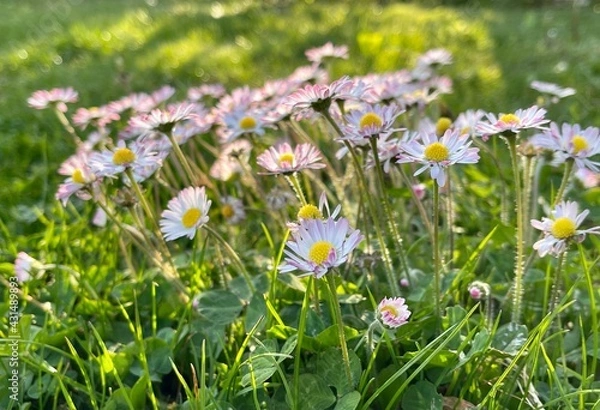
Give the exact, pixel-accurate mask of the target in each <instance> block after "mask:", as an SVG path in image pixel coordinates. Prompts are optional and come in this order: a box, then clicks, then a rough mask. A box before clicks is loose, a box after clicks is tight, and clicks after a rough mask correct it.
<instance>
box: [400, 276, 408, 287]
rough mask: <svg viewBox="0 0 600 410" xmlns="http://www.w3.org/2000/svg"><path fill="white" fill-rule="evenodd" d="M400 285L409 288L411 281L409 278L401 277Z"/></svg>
mask: <svg viewBox="0 0 600 410" xmlns="http://www.w3.org/2000/svg"><path fill="white" fill-rule="evenodd" d="M400 286H402V287H403V288H407V287H409V286H410V282H409V281H408V279H406V278H402V279H400Z"/></svg>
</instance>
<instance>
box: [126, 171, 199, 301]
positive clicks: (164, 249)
mask: <svg viewBox="0 0 600 410" xmlns="http://www.w3.org/2000/svg"><path fill="white" fill-rule="evenodd" d="M125 174H126V175H127V177H128V178H129V181H130V182H131V186H132V188H133V190H134V192H135V194H136V195H137V197H138V199H139V200H140V203H141V204H142V209H143V210H144V212H145V213H146V216H147V217H148V218H150V220H151V221H152V225H153V228H154V230H155V234H156V238H157V241H158V244H159V247H160V251H161V253H159V254H158V255H159V256H158V257H156V258H153V259H154V260H156V262H157V264H158V265H159V267H160V268H161V272H162V274H163V276H164V277H165V279H167V281H169V282H170V283H171V284H173V285H174V286H175V287H176V288H177V290H178V291H179V297H180V298H181V299H182V301H187V300H188V299H189V296H188V289H187V288H186V287H185V286H184V284H183V283H181V280H179V277H178V276H177V268H176V267H175V264H174V263H173V257H172V256H171V252H169V247H168V246H167V244H166V243H165V240H164V238H163V236H162V234H161V232H160V227H159V226H158V222H157V220H156V216H155V215H154V211H153V210H152V208H151V207H150V204H149V203H148V200H147V199H146V197H145V196H144V193H143V192H142V189H141V188H140V185H139V184H138V183H137V181H136V180H135V178H134V176H133V172H132V171H131V169H130V168H127V169H126V170H125ZM132 214H133V212H132ZM140 229H141V230H142V231H143V230H144V227H143V226H140ZM144 236H145V235H144ZM148 242H150V239H148ZM149 245H151V242H150V243H149ZM161 254H162V255H164V257H165V258H166V259H167V260H168V261H169V265H170V266H165V265H163V263H162V258H161V257H160V256H161Z"/></svg>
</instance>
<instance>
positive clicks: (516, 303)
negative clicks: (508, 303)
mask: <svg viewBox="0 0 600 410" xmlns="http://www.w3.org/2000/svg"><path fill="white" fill-rule="evenodd" d="M505 138H506V142H507V144H508V149H509V152H510V160H511V166H512V171H513V178H514V185H515V206H516V211H517V254H516V258H515V283H514V286H513V293H514V294H513V307H512V318H511V319H512V321H513V322H514V323H520V321H521V314H522V313H523V312H522V311H523V307H522V302H523V273H524V263H523V262H524V249H523V247H524V242H523V240H524V226H523V194H522V189H521V174H520V173H519V161H518V154H517V136H516V135H510V136H507V137H505Z"/></svg>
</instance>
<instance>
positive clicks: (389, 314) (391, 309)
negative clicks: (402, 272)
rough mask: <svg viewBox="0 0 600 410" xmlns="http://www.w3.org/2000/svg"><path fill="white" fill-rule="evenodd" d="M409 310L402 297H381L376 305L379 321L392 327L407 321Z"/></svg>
mask: <svg viewBox="0 0 600 410" xmlns="http://www.w3.org/2000/svg"><path fill="white" fill-rule="evenodd" d="M410 314H411V312H410V310H408V306H406V303H405V300H404V298H400V297H396V298H387V297H385V298H383V299H382V300H381V302H379V305H378V306H377V316H378V317H379V319H380V320H381V322H382V323H383V324H384V325H386V326H389V327H391V328H393V329H395V328H397V327H400V326H402V325H403V324H405V323H406V322H408V318H409V317H410Z"/></svg>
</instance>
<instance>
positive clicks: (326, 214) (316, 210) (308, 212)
mask: <svg viewBox="0 0 600 410" xmlns="http://www.w3.org/2000/svg"><path fill="white" fill-rule="evenodd" d="M341 210H342V206H341V205H339V204H338V206H336V207H335V209H334V210H333V212H331V209H330V208H329V202H328V201H327V194H325V192H323V193H321V197H320V198H319V207H316V206H315V205H313V204H306V205H302V206H301V207H300V210H299V211H298V214H297V217H298V220H299V221H303V220H307V219H323V218H327V219H335V218H337V216H338V215H339V213H340V211H341ZM286 226H287V227H288V229H289V230H290V231H292V232H294V231H296V230H298V227H299V226H300V224H298V223H296V222H288V223H287V224H286Z"/></svg>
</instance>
